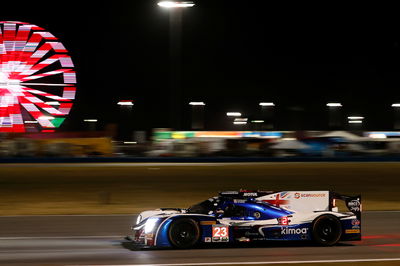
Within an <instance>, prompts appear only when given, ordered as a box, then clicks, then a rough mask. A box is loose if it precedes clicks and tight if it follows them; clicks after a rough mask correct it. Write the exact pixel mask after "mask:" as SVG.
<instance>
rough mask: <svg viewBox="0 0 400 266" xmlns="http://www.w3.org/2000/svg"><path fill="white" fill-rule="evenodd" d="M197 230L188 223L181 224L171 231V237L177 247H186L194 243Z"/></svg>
mask: <svg viewBox="0 0 400 266" xmlns="http://www.w3.org/2000/svg"><path fill="white" fill-rule="evenodd" d="M196 235H197V230H196V228H195V227H194V226H193V225H192V224H191V223H188V222H185V223H181V224H179V225H178V226H175V227H174V228H173V229H172V232H171V236H172V237H173V239H174V241H175V243H176V244H177V245H178V246H187V245H191V244H193V242H195V241H196Z"/></svg>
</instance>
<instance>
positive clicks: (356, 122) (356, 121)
mask: <svg viewBox="0 0 400 266" xmlns="http://www.w3.org/2000/svg"><path fill="white" fill-rule="evenodd" d="M347 122H348V124H349V127H350V129H353V130H360V129H361V128H362V125H363V123H364V117H363V116H348V117H347Z"/></svg>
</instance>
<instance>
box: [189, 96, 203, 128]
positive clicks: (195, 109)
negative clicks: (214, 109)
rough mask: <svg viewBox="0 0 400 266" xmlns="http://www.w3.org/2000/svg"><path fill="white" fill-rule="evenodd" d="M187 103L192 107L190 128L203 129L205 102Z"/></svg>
mask: <svg viewBox="0 0 400 266" xmlns="http://www.w3.org/2000/svg"><path fill="white" fill-rule="evenodd" d="M189 105H190V107H191V109H192V110H191V111H192V112H191V113H192V121H191V122H192V123H191V128H192V129H193V130H196V129H204V106H205V105H206V104H205V103H204V102H190V103H189Z"/></svg>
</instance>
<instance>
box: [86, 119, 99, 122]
mask: <svg viewBox="0 0 400 266" xmlns="http://www.w3.org/2000/svg"><path fill="white" fill-rule="evenodd" d="M83 122H97V119H83Z"/></svg>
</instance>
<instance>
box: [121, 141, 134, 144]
mask: <svg viewBox="0 0 400 266" xmlns="http://www.w3.org/2000/svg"><path fill="white" fill-rule="evenodd" d="M124 144H137V142H136V141H124Z"/></svg>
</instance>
